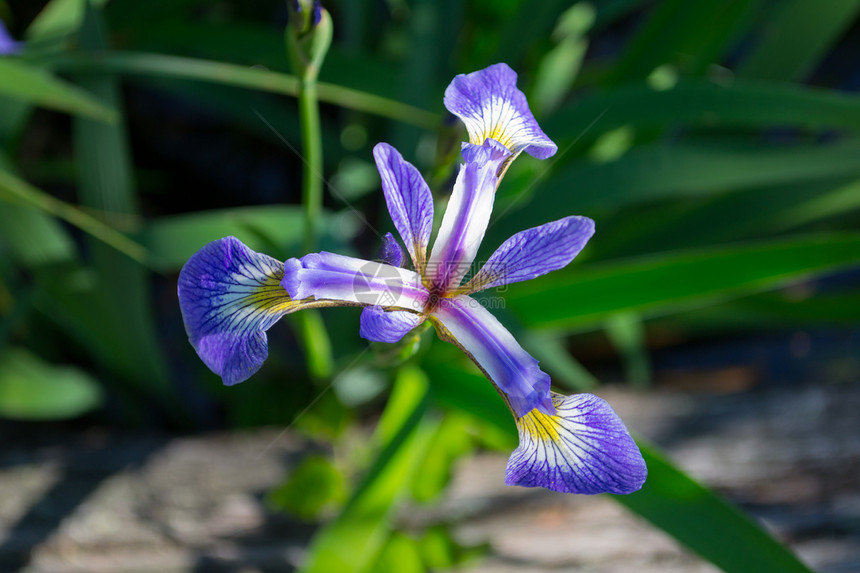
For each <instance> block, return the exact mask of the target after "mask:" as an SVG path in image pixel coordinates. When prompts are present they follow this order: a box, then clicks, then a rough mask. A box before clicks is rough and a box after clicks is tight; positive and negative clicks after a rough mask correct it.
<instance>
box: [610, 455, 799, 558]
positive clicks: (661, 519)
mask: <svg viewBox="0 0 860 573" xmlns="http://www.w3.org/2000/svg"><path fill="white" fill-rule="evenodd" d="M638 444H639V449H640V450H641V451H642V456H643V457H644V458H645V463H646V464H648V479H647V480H646V481H645V486H644V487H643V488H642V489H641V490H639V491H638V492H636V493H632V494H630V495H613V496H612V497H613V498H615V500H616V501H617V502H618V503H620V504H621V505H623V506H625V507H627V509H629V510H631V511H633V512H634V513H636V514H638V515H640V516H642V517H644V518H645V519H647V520H648V521H650V522H651V523H653V524H654V525H656V526H657V527H659V528H660V529H662V530H663V531H665V532H666V533H668V534H669V535H671V536H672V537H674V538H675V539H677V540H678V541H680V542H681V543H683V544H684V545H686V546H687V547H689V548H690V549H692V550H693V551H695V552H696V553H698V554H699V555H701V556H702V557H704V558H705V559H707V560H708V561H710V562H711V563H713V564H714V565H716V566H717V567H719V568H720V569H722V570H723V571H726V572H727V573H735V572H737V573H746V572H748V571H760V572H765V571H771V572H773V573H777V572H778V573H811V572H810V570H809V568H807V567H806V566H805V565H804V564H803V563H801V562H800V561H799V560H798V559H797V557H795V556H794V555H793V554H792V553H791V552H790V551H789V550H787V549H786V548H785V547H784V546H783V545H781V544H780V543H779V542H778V541H776V540H775V539H774V538H773V537H771V536H770V535H768V534H767V533H766V532H765V531H764V530H763V529H762V528H761V527H760V526H759V525H757V524H756V523H755V522H753V521H752V520H751V519H750V518H749V517H747V516H746V515H744V514H743V513H742V512H741V511H739V510H738V509H737V508H736V507H734V506H733V505H730V504H729V503H727V502H726V501H724V500H723V499H722V498H720V497H719V496H717V495H716V494H714V493H713V492H712V491H710V490H708V489H707V488H705V487H703V486H702V485H700V484H699V483H697V482H696V481H695V480H693V479H692V478H691V477H689V476H687V475H686V474H685V473H684V472H682V471H681V470H679V469H678V468H676V467H675V466H673V465H672V464H671V463H670V462H669V461H668V460H667V459H666V458H664V457H663V456H661V455H660V454H659V453H658V452H657V450H655V449H654V448H653V447H652V446H650V445H647V444H645V443H643V442H642V441H641V440H638Z"/></svg>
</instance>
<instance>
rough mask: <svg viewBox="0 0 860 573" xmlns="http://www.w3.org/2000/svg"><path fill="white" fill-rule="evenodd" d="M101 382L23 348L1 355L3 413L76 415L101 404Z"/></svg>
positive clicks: (0, 402) (20, 416)
mask: <svg viewBox="0 0 860 573" xmlns="http://www.w3.org/2000/svg"><path fill="white" fill-rule="evenodd" d="M101 402H102V393H101V390H100V389H99V385H98V382H96V380H94V379H93V378H92V377H90V376H89V375H88V374H87V373H85V372H83V371H81V370H78V369H77V368H73V367H68V366H66V367H58V366H52V365H50V364H48V363H46V362H44V361H43V360H41V359H40V358H38V357H36V356H34V355H33V354H30V352H28V351H27V350H24V349H23V348H6V349H4V350H3V353H2V355H0V416H2V417H5V418H12V419H16V420H60V419H65V418H74V417H77V416H80V415H82V414H86V413H87V412H89V411H91V410H94V409H95V408H97V407H99V406H100V405H101Z"/></svg>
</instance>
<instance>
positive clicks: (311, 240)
mask: <svg viewBox="0 0 860 573" xmlns="http://www.w3.org/2000/svg"><path fill="white" fill-rule="evenodd" d="M299 122H300V125H301V131H302V153H303V155H304V158H305V168H304V172H303V175H302V206H303V208H304V214H305V243H304V246H305V251H307V252H311V251H313V250H314V249H315V248H316V238H317V228H316V227H317V225H316V223H317V221H318V220H319V218H320V215H321V214H322V201H323V161H322V157H323V155H322V154H323V149H322V136H321V131H320V112H319V101H318V99H317V86H316V78H308V79H305V80H303V81H302V83H301V86H300V88H299Z"/></svg>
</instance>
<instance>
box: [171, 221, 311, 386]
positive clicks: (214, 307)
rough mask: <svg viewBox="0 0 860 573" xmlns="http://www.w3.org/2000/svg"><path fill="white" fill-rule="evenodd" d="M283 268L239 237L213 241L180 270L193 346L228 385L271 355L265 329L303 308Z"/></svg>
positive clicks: (184, 311)
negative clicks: (288, 285) (289, 291)
mask: <svg viewBox="0 0 860 573" xmlns="http://www.w3.org/2000/svg"><path fill="white" fill-rule="evenodd" d="M283 274H284V272H283V267H282V264H281V262H280V261H277V260H275V259H273V258H271V257H269V256H267V255H263V254H260V253H256V252H254V251H252V250H251V249H249V248H248V247H247V246H245V245H244V244H242V242H241V241H239V239H237V238H235V237H226V238H224V239H219V240H217V241H214V242H212V243H209V244H208V245H206V246H205V247H203V248H202V249H200V250H199V251H197V253H195V254H194V255H193V256H192V257H191V258H190V259H188V262H187V263H185V266H184V267H182V271H181V272H180V273H179V284H178V287H177V293H178V295H179V307H180V309H181V310H182V319H183V321H184V322H185V331H186V332H187V333H188V339H189V340H190V341H191V345H192V346H193V347H194V349H195V350H196V351H197V354H199V355H200V358H201V359H202V360H203V362H204V363H206V366H208V367H209V368H210V369H211V370H212V371H213V372H214V373H216V374H218V375H220V376H221V378H222V379H223V380H224V384H227V385H232V384H237V383H239V382H242V381H244V380H247V379H248V378H250V377H251V375H252V374H254V373H255V372H256V371H257V370H259V369H260V366H262V365H263V362H264V361H265V360H266V357H267V356H268V345H267V343H266V334H265V332H266V331H267V330H268V329H269V327H271V326H272V325H273V324H274V323H275V322H277V320H278V319H280V318H281V317H282V316H283V315H284V314H286V313H288V312H292V311H294V310H298V309H299V308H301V307H302V305H301V303H298V302H293V301H292V300H291V299H290V297H289V296H288V295H287V292H286V291H285V290H284V289H283V288H281V286H280V284H279V283H280V280H281V277H282V276H283Z"/></svg>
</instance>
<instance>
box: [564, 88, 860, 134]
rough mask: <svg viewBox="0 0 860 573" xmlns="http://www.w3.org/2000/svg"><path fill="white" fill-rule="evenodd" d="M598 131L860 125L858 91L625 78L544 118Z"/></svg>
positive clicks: (573, 129) (570, 128)
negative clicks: (654, 83)
mask: <svg viewBox="0 0 860 573" xmlns="http://www.w3.org/2000/svg"><path fill="white" fill-rule="evenodd" d="M596 117H600V119H599V120H598V121H597V122H596V123H595V124H594V126H593V127H592V128H591V130H589V133H590V134H592V135H593V134H595V133H602V132H605V131H609V130H612V129H616V128H619V127H623V126H625V125H630V126H633V127H661V126H676V125H696V126H704V127H773V126H795V127H806V128H835V129H860V97H857V96H856V95H854V94H847V93H842V92H838V91H834V90H825V89H821V88H814V87H804V86H796V85H790V84H783V83H777V82H772V83H771V82H755V81H743V80H738V81H733V82H730V83H716V82H711V81H706V80H699V81H696V80H687V81H682V82H679V83H678V84H677V85H676V86H675V87H673V88H671V89H667V90H655V89H653V88H651V87H649V86H648V85H646V84H644V83H641V84H630V85H625V86H620V87H618V88H616V89H613V90H610V91H604V92H597V93H594V94H591V95H588V96H586V97H583V98H582V99H580V100H578V101H576V102H574V103H573V104H571V105H569V106H567V107H566V108H564V109H562V110H561V111H559V112H558V113H557V114H556V115H554V116H553V117H551V118H549V120H548V121H547V126H548V127H547V131H548V132H549V133H554V134H566V136H567V137H569V138H571V139H572V138H575V137H576V136H577V135H579V133H580V132H581V131H582V130H583V128H584V127H585V126H587V125H588V124H589V123H591V122H592V120H594V118H596Z"/></svg>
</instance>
